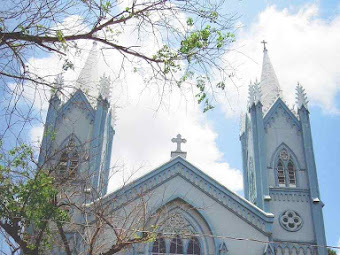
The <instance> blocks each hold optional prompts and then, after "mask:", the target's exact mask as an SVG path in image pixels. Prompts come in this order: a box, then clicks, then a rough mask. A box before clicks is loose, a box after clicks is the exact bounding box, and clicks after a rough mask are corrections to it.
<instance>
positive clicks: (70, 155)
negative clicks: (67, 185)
mask: <svg viewBox="0 0 340 255" xmlns="http://www.w3.org/2000/svg"><path fill="white" fill-rule="evenodd" d="M78 165H79V154H78V152H77V151H71V152H69V151H65V152H63V153H62V154H61V157H60V160H59V165H58V175H59V176H60V177H69V178H75V177H76V174H77V171H78Z"/></svg>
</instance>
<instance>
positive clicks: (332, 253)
mask: <svg viewBox="0 0 340 255" xmlns="http://www.w3.org/2000/svg"><path fill="white" fill-rule="evenodd" d="M327 253H328V255H336V252H335V251H333V250H332V249H329V248H327Z"/></svg>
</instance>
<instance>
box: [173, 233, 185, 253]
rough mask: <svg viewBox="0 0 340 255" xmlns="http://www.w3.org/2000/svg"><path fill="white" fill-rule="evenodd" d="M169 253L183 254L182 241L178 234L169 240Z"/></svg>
mask: <svg viewBox="0 0 340 255" xmlns="http://www.w3.org/2000/svg"><path fill="white" fill-rule="evenodd" d="M170 254H172V255H175V254H184V253H183V242H182V239H181V238H180V237H179V236H176V237H175V238H173V239H172V240H171V243H170Z"/></svg>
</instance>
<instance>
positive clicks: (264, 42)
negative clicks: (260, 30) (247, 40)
mask: <svg viewBox="0 0 340 255" xmlns="http://www.w3.org/2000/svg"><path fill="white" fill-rule="evenodd" d="M261 43H263V50H266V49H267V48H266V43H268V42H266V41H265V40H263V41H262V42H261Z"/></svg>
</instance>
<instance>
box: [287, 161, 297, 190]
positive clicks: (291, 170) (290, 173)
mask: <svg viewBox="0 0 340 255" xmlns="http://www.w3.org/2000/svg"><path fill="white" fill-rule="evenodd" d="M288 178H289V185H292V186H295V185H296V177H295V167H294V163H293V162H292V161H291V160H290V161H289V162H288Z"/></svg>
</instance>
